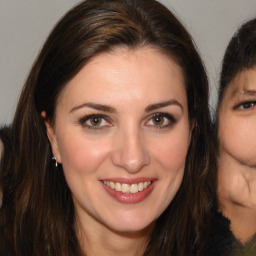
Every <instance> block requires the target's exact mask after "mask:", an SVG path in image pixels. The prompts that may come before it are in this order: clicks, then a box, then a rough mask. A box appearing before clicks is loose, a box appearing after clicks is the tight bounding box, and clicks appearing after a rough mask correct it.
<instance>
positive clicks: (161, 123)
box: [146, 113, 176, 128]
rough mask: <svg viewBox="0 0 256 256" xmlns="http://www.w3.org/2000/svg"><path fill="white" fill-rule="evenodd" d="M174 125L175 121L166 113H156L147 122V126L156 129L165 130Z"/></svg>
mask: <svg viewBox="0 0 256 256" xmlns="http://www.w3.org/2000/svg"><path fill="white" fill-rule="evenodd" d="M175 123H176V119H175V118H174V117H173V116H172V115H170V114H167V113H156V114H154V115H153V116H152V117H151V118H150V119H149V121H147V123H146V125H147V126H153V127H157V128H165V127H169V126H172V125H173V124H175Z"/></svg>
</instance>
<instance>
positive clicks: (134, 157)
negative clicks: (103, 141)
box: [112, 131, 150, 173]
mask: <svg viewBox="0 0 256 256" xmlns="http://www.w3.org/2000/svg"><path fill="white" fill-rule="evenodd" d="M115 143H116V145H115V146H114V148H113V152H112V162H113V164H114V165H116V166H119V167H122V168H124V169H125V170H126V171H127V172H129V173H137V172H139V171H140V170H141V169H142V168H143V167H144V166H146V165H148V164H149V163H150V155H149V152H148V150H147V147H146V145H145V143H144V142H143V138H142V136H141V134H140V132H139V131H132V132H125V133H122V134H120V135H119V136H118V138H117V140H116V142H115Z"/></svg>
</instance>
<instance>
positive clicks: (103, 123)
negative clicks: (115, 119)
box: [79, 114, 111, 129]
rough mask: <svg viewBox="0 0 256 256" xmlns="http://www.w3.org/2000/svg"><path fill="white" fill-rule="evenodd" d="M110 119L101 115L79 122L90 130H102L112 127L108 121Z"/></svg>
mask: <svg viewBox="0 0 256 256" xmlns="http://www.w3.org/2000/svg"><path fill="white" fill-rule="evenodd" d="M108 119H109V118H108V117H106V116H104V115H101V114H93V115H89V116H85V117H83V118H81V119H80V120H79V122H80V123H81V124H82V126H84V127H86V128H89V129H101V128H104V127H107V126H111V123H110V122H109V121H108Z"/></svg>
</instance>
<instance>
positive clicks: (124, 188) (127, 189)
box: [103, 180, 152, 194]
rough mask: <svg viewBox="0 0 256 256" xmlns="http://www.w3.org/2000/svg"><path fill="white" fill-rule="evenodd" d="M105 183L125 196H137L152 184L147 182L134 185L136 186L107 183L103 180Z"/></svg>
mask: <svg viewBox="0 0 256 256" xmlns="http://www.w3.org/2000/svg"><path fill="white" fill-rule="evenodd" d="M103 183H104V184H105V185H106V186H108V187H110V188H112V189H115V190H116V191H119V192H122V193H124V194H129V193H130V194H135V193H138V192H140V191H143V190H144V189H146V188H147V187H148V186H149V185H150V184H151V183H152V182H151V181H145V182H140V183H134V184H131V185H129V184H126V183H119V182H116V183H115V182H113V181H105V180H103Z"/></svg>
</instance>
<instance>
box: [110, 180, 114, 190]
mask: <svg viewBox="0 0 256 256" xmlns="http://www.w3.org/2000/svg"><path fill="white" fill-rule="evenodd" d="M110 187H111V188H112V189H114V188H115V183H114V182H113V181H110Z"/></svg>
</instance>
